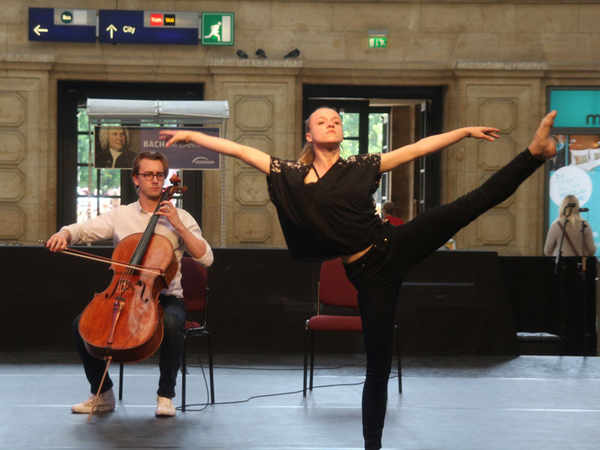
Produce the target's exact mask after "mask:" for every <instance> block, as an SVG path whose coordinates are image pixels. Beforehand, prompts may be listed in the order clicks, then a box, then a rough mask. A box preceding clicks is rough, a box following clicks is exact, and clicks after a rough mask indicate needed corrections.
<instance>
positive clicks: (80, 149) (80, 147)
mask: <svg viewBox="0 0 600 450" xmlns="http://www.w3.org/2000/svg"><path fill="white" fill-rule="evenodd" d="M90 145H91V147H92V152H93V151H94V142H93V141H92V142H90V139H89V136H88V135H87V133H86V134H80V135H79V136H77V162H78V163H79V164H87V163H88V162H89V160H90V155H89V149H90ZM92 154H93V153H92Z"/></svg>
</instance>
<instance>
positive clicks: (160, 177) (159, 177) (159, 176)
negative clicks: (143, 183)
mask: <svg viewBox="0 0 600 450" xmlns="http://www.w3.org/2000/svg"><path fill="white" fill-rule="evenodd" d="M140 175H141V176H143V177H144V179H146V180H147V181H152V180H153V179H154V177H156V179H157V180H158V181H162V180H164V179H165V174H164V173H163V172H156V173H152V172H146V173H140Z"/></svg>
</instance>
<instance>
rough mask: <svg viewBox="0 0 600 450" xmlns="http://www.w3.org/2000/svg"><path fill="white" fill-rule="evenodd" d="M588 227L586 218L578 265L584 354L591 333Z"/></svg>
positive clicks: (582, 226)
mask: <svg viewBox="0 0 600 450" xmlns="http://www.w3.org/2000/svg"><path fill="white" fill-rule="evenodd" d="M586 228H587V224H586V223H585V220H582V221H581V263H579V264H578V265H577V266H578V268H579V274H580V276H581V293H582V300H583V302H582V308H583V310H582V316H583V356H587V355H588V352H587V350H588V340H589V334H588V331H587V307H586V306H587V305H586V287H587V286H586V285H587V283H586V281H587V267H586V262H587V259H586V256H585V250H586V248H585V229H586Z"/></svg>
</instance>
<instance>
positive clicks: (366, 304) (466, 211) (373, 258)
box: [345, 150, 543, 450]
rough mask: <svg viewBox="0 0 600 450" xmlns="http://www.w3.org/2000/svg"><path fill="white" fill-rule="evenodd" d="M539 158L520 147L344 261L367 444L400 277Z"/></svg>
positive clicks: (506, 192) (508, 190) (371, 441)
mask: <svg viewBox="0 0 600 450" xmlns="http://www.w3.org/2000/svg"><path fill="white" fill-rule="evenodd" d="M542 164H543V162H542V161H540V160H537V159H535V158H533V156H531V153H529V151H528V150H526V151H524V152H522V153H521V154H519V155H517V157H516V158H514V159H513V160H512V161H511V162H510V163H508V164H507V165H506V166H504V167H503V168H502V169H500V170H499V171H498V172H496V173H495V174H494V175H493V176H492V177H491V178H490V179H489V180H487V181H486V182H485V183H484V184H483V185H481V186H480V187H479V188H477V189H475V190H473V191H471V192H469V193H468V194H466V195H464V196H462V197H460V198H459V199H457V200H455V201H454V202H452V203H449V204H447V205H442V206H438V207H435V208H432V209H429V210H427V211H425V212H424V213H422V214H420V215H419V216H417V217H416V218H415V219H413V220H411V221H410V222H408V223H407V224H405V225H400V226H392V225H388V226H386V228H385V232H384V235H383V236H381V237H380V239H378V241H377V242H376V243H375V244H374V245H373V247H372V248H371V249H370V250H369V251H368V252H367V253H365V254H364V255H363V256H362V257H360V258H359V259H358V260H356V261H353V262H352V263H350V264H347V265H346V266H345V268H346V274H347V276H348V278H349V279H350V281H351V282H352V283H353V284H354V286H355V287H356V288H357V290H358V303H359V307H360V313H361V318H362V325H363V336H364V342H365V350H366V354H367V374H366V380H365V385H364V388H363V398H362V415H363V416H362V417H363V436H364V438H365V449H367V450H378V449H380V448H381V437H382V432H383V424H384V420H385V412H386V406H387V389H388V379H389V375H390V372H391V367H392V352H393V333H394V322H395V318H396V304H397V300H398V295H399V292H400V286H401V284H402V280H403V279H404V277H405V276H406V274H407V272H408V271H409V270H410V269H411V268H412V267H414V266H415V265H416V264H417V263H418V262H419V261H421V260H422V259H423V258H425V257H426V256H427V255H429V254H430V253H432V252H433V251H435V250H436V249H438V248H440V247H441V246H442V245H443V244H444V243H446V242H447V241H448V239H450V238H451V237H452V236H454V235H455V234H456V233H457V232H458V231H459V230H460V229H461V228H463V227H464V226H466V225H468V224H469V223H470V222H472V221H473V220H475V219H476V218H477V217H478V216H479V215H480V214H482V213H484V212H485V211H487V210H488V209H490V208H492V207H493V206H495V205H497V204H499V203H500V202H502V201H504V200H505V199H506V198H508V197H509V196H510V195H512V194H513V192H514V191H515V190H516V189H517V187H519V185H520V184H521V183H522V182H523V181H524V180H525V179H527V177H528V176H529V175H531V174H532V173H533V172H534V171H535V170H536V169H537V168H538V167H540V166H541V165H542Z"/></svg>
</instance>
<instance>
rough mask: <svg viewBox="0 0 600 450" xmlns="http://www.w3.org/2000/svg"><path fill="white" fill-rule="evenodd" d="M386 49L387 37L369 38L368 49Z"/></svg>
mask: <svg viewBox="0 0 600 450" xmlns="http://www.w3.org/2000/svg"><path fill="white" fill-rule="evenodd" d="M382 47H387V37H377V36H374V37H370V38H369V48H382Z"/></svg>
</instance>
